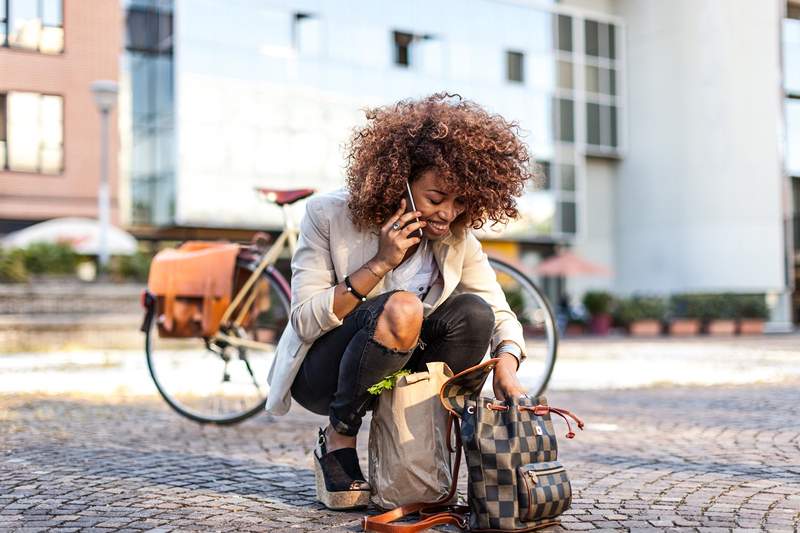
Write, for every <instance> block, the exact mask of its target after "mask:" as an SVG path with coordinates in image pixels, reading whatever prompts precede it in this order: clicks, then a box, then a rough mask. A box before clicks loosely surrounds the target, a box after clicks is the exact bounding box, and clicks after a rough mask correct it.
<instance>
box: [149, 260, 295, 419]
mask: <svg viewBox="0 0 800 533" xmlns="http://www.w3.org/2000/svg"><path fill="white" fill-rule="evenodd" d="M255 266H256V264H255V263H253V262H252V261H246V260H243V259H238V260H237V264H236V270H235V273H234V285H233V286H234V290H235V291H238V289H239V288H240V287H241V286H243V285H244V282H245V281H246V280H247V278H249V277H250V275H251V274H252V272H253V269H254V268H255ZM289 298H290V295H289V292H288V284H287V283H286V281H285V280H284V278H283V277H282V276H281V275H280V273H279V272H278V271H277V270H275V269H274V268H272V267H268V268H267V269H266V270H264V272H262V274H261V276H260V277H259V279H258V280H257V281H256V282H255V283H254V285H253V286H252V288H251V289H250V290H249V291H248V294H247V295H246V297H245V298H244V299H243V300H242V302H243V304H242V305H247V306H248V313H247V314H246V315H245V316H246V318H245V320H244V321H243V322H242V323H241V325H240V326H238V327H233V326H232V325H230V324H222V325H221V326H220V332H221V333H223V334H224V335H225V336H227V337H228V339H233V340H232V341H231V340H227V341H226V340H225V339H207V338H197V337H192V338H163V337H160V336H159V334H158V326H157V324H156V322H157V321H156V320H151V321H150V322H151V323H150V327H149V328H148V329H147V334H146V339H145V342H146V347H145V350H146V352H147V366H148V368H149V370H150V375H151V376H152V378H153V382H154V383H155V385H156V388H157V389H158V392H159V393H160V394H161V396H162V397H163V398H164V400H166V402H167V403H168V404H169V405H170V407H172V408H173V409H174V410H175V411H177V412H178V413H180V414H181V415H183V416H185V417H187V418H189V419H191V420H194V421H196V422H201V423H212V424H220V425H224V424H234V423H237V422H240V421H242V420H244V419H246V418H248V417H250V416H253V415H254V414H256V413H258V412H260V411H261V410H263V408H264V405H265V403H266V401H267V392H268V385H267V375H268V373H269V369H270V367H271V365H272V362H273V361H274V355H275V347H276V346H277V344H278V339H279V338H280V335H281V333H283V330H284V328H285V327H286V324H287V323H288V320H289ZM240 308H241V307H240ZM232 316H236V314H234V315H232ZM237 341H239V342H244V343H246V342H247V341H256V343H250V344H247V345H245V346H241V345H238V344H239V342H237Z"/></svg>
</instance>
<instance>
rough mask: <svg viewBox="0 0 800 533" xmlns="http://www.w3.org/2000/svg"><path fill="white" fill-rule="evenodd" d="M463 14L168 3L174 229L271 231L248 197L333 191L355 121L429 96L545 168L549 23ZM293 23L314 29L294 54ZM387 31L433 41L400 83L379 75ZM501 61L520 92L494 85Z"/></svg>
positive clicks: (413, 5) (529, 16)
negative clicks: (477, 120) (463, 111)
mask: <svg viewBox="0 0 800 533" xmlns="http://www.w3.org/2000/svg"><path fill="white" fill-rule="evenodd" d="M546 4H547V2H538V3H536V5H545V6H546ZM343 6H344V7H343ZM466 6H467V9H468V12H466V13H465V12H464V8H465V4H463V3H462V2H459V1H457V0H443V1H442V2H436V3H430V2H426V1H423V0H412V1H409V2H402V3H397V2H388V1H387V2H372V1H370V0H349V1H348V2H347V3H346V4H339V3H333V2H320V1H309V0H274V1H271V2H267V1H263V0H258V1H256V0H229V1H227V2H225V8H224V9H221V8H220V3H219V2H218V1H216V0H176V6H175V86H176V117H177V121H176V122H177V133H176V135H177V139H178V172H177V175H178V177H177V183H178V184H177V187H178V189H177V195H176V196H177V206H176V211H177V213H176V219H177V220H176V222H177V223H178V224H181V225H214V226H232V227H270V226H272V227H279V226H280V220H281V214H280V211H279V210H277V209H274V208H270V207H267V206H265V205H264V204H261V203H259V201H258V200H257V198H256V196H255V195H254V194H253V192H252V190H253V187H255V186H257V185H262V186H271V187H282V188H291V187H315V188H317V189H322V190H326V189H332V188H336V187H339V186H341V185H342V184H343V178H344V171H343V165H344V161H345V160H344V156H343V150H342V145H343V143H344V142H345V141H346V140H347V139H348V137H349V136H350V134H351V131H352V129H353V128H354V127H356V126H358V125H360V124H362V123H363V122H364V114H363V111H362V110H363V108H365V107H367V106H374V105H384V104H390V103H393V102H395V101H397V100H400V99H403V98H413V97H420V96H423V95H428V94H431V93H434V92H438V91H443V90H448V91H450V92H457V93H459V94H461V95H462V96H464V97H465V98H468V99H471V100H474V101H476V102H478V103H480V104H482V105H483V106H485V107H486V108H487V109H488V110H489V111H491V112H495V113H500V114H502V115H503V116H504V117H505V118H506V119H508V120H515V121H518V122H519V123H520V125H521V127H522V128H523V129H524V130H525V132H526V133H528V136H527V137H526V141H527V142H529V143H530V146H531V148H532V151H533V152H534V154H535V155H536V157H538V158H549V157H551V156H552V153H553V147H552V140H551V134H550V131H551V127H550V122H549V121H550V115H549V112H548V110H549V101H550V97H551V92H552V85H553V83H554V82H553V72H552V70H553V69H552V64H553V61H552V56H551V55H550V54H551V44H552V35H551V33H550V32H551V19H550V15H549V13H547V12H545V11H538V10H535V9H532V8H531V7H530V6H526V5H515V4H511V3H505V2H495V1H489V0H473V1H471V2H468V3H467V4H466ZM294 12H307V13H313V14H315V15H316V16H317V17H318V18H317V20H316V22H314V25H313V27H309V28H308V32H304V33H303V34H302V41H303V48H305V49H301V50H299V51H296V50H295V49H293V43H292V39H291V27H292V18H293V13H294ZM454 13H457V14H458V16H453V15H452V14H454ZM487 20H492V21H493V23H492V24H486V23H485V22H486V21H487ZM393 30H399V31H411V32H414V33H417V34H426V33H427V34H432V35H434V36H435V37H436V39H435V40H434V41H432V42H428V43H426V44H425V45H424V46H420V47H419V48H418V49H417V50H416V51H415V53H416V56H414V57H413V58H412V59H417V60H418V61H417V64H416V65H415V66H414V67H413V68H410V69H405V68H402V67H398V66H396V65H394V64H393V41H392V31H393ZM506 49H515V50H517V49H519V50H522V51H524V52H526V61H527V62H528V64H527V65H526V68H525V70H526V72H527V73H529V78H530V82H529V84H528V86H526V87H524V88H523V87H520V86H516V85H514V84H510V83H508V82H506V80H505V71H504V69H505V50H506ZM538 64H547V65H550V68H549V70H547V71H544V70H542V69H537V68H535V67H536V65H538ZM534 74H535V75H534Z"/></svg>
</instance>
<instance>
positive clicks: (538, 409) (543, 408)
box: [519, 405, 583, 439]
mask: <svg viewBox="0 0 800 533" xmlns="http://www.w3.org/2000/svg"><path fill="white" fill-rule="evenodd" d="M519 410H520V411H530V412H532V413H533V414H535V415H536V416H544V415H546V414H548V413H555V414H557V415H558V416H560V417H561V418H563V419H564V421H565V422H566V423H567V429H568V430H569V432H568V433H567V438H568V439H572V438H575V433H574V432H573V431H572V426H570V424H569V418H567V417H570V418H572V419H573V420H574V421H575V423H576V424H578V429H580V430H581V431H582V430H583V420H581V419H580V418H578V417H577V416H575V415H574V414H572V413H571V412H569V411H567V410H566V409H559V408H558V407H551V406H549V405H536V406H534V407H529V406H527V405H520V406H519Z"/></svg>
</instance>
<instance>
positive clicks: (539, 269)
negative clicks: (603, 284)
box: [534, 251, 611, 278]
mask: <svg viewBox="0 0 800 533" xmlns="http://www.w3.org/2000/svg"><path fill="white" fill-rule="evenodd" d="M534 272H535V273H536V274H539V275H540V276H547V277H552V278H555V277H561V276H564V277H571V276H606V277H607V276H611V270H610V269H608V268H606V267H604V266H602V265H598V264H595V263H592V262H590V261H587V260H586V259H584V258H582V257H580V256H578V255H576V254H574V253H572V252H568V251H563V252H560V253H559V254H558V255H555V256H553V257H548V258H547V259H545V260H544V261H542V262H541V263H539V264H538V265H537V266H536V268H535V269H534Z"/></svg>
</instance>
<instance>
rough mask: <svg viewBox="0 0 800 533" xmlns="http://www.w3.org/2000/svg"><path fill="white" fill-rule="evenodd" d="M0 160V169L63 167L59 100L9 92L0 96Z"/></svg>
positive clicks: (50, 171)
mask: <svg viewBox="0 0 800 533" xmlns="http://www.w3.org/2000/svg"><path fill="white" fill-rule="evenodd" d="M0 105H2V112H1V113H0V149H2V154H0V161H2V164H3V169H5V170H15V171H20V172H37V173H40V174H60V173H61V171H62V170H63V159H64V154H63V116H64V111H63V99H62V98H61V97H60V96H55V95H47V94H38V93H28V92H9V93H7V94H4V95H2V96H1V97H0Z"/></svg>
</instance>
